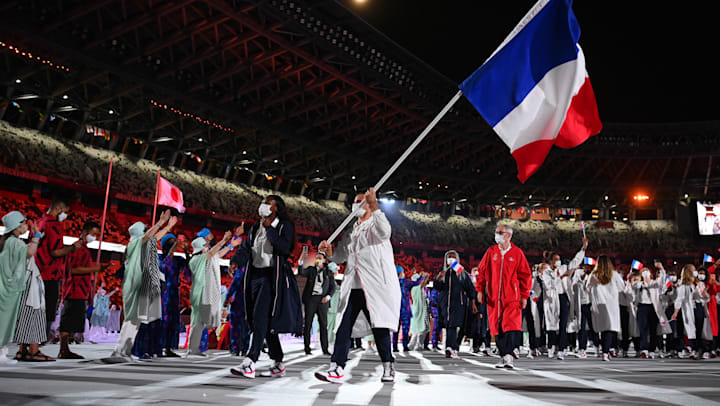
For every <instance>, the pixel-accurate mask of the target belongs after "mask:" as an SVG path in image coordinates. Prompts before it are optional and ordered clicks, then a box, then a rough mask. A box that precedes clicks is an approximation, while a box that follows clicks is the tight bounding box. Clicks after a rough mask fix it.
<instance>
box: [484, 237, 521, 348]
mask: <svg viewBox="0 0 720 406" xmlns="http://www.w3.org/2000/svg"><path fill="white" fill-rule="evenodd" d="M531 286H532V273H531V272H530V265H528V262H527V259H526V258H525V254H524V253H523V252H522V250H521V249H520V248H518V247H517V246H515V245H514V244H512V243H511V244H510V250H509V251H508V252H506V253H505V255H504V256H503V255H502V253H501V252H500V246H499V245H497V244H495V245H493V246H492V247H490V248H488V250H487V251H486V252H485V256H483V259H482V260H481V261H480V264H479V265H478V276H477V286H476V289H477V291H478V292H485V291H486V290H487V292H486V294H485V303H487V312H488V321H489V325H490V334H492V335H498V332H499V328H498V327H499V324H498V323H499V322H502V331H503V332H508V331H520V330H522V304H523V303H526V302H527V299H528V297H530V288H531Z"/></svg>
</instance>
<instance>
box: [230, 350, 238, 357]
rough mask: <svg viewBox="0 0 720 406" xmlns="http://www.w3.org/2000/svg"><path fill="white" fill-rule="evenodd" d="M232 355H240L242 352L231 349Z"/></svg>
mask: <svg viewBox="0 0 720 406" xmlns="http://www.w3.org/2000/svg"><path fill="white" fill-rule="evenodd" d="M230 355H232V356H234V357H239V356H240V352H239V351H230Z"/></svg>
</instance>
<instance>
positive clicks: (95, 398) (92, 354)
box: [0, 344, 720, 406]
mask: <svg viewBox="0 0 720 406" xmlns="http://www.w3.org/2000/svg"><path fill="white" fill-rule="evenodd" d="M287 347H288V348H287V349H286V350H287V354H286V365H287V372H288V373H287V376H286V377H285V378H280V379H267V378H265V379H263V378H259V377H258V378H257V379H255V380H248V379H244V378H240V377H236V376H233V375H231V374H230V372H229V368H230V367H231V366H234V365H236V364H238V363H239V362H240V359H239V358H237V357H232V356H230V355H229V354H228V353H227V352H226V351H210V352H209V354H210V355H209V356H208V357H207V358H192V359H185V358H179V359H178V358H175V359H165V358H161V359H154V360H152V361H136V362H133V363H129V364H103V363H101V362H100V361H97V359H99V358H101V357H104V356H106V355H107V354H108V353H109V352H110V350H111V348H112V345H111V344H95V345H92V344H84V345H76V346H73V350H74V351H76V352H78V353H80V354H82V355H84V356H85V357H87V358H88V359H87V360H84V361H64V360H61V361H57V362H54V363H19V364H17V365H14V366H6V367H0V382H2V389H0V404H3V405H43V404H54V405H58V404H60V405H76V404H80V405H87V404H95V405H97V404H122V405H133V404H173V405H174V404H213V405H218V404H234V405H240V404H242V405H293V406H310V405H314V406H319V405H331V404H333V405H413V406H420V405H430V404H433V405H441V406H445V405H447V406H449V405H480V404H493V405H544V404H564V405H569V404H603V405H625V404H633V405H636V404H652V405H666V404H668V405H720V390H719V389H718V385H719V382H720V360H704V361H691V360H678V359H656V360H644V359H636V358H629V359H614V360H613V361H612V362H609V363H606V362H602V360H601V359H599V358H595V357H594V356H590V357H589V358H588V359H584V360H581V359H577V358H575V357H573V356H568V357H567V359H566V360H565V361H557V360H548V359H547V358H546V357H541V358H536V359H534V360H527V359H525V358H524V356H523V358H521V359H520V360H518V361H516V363H515V364H516V367H517V368H516V369H515V370H505V369H496V368H495V367H494V365H495V363H496V362H497V361H498V358H497V357H494V356H489V357H488V356H478V355H475V354H472V353H470V352H468V351H467V350H468V349H469V348H467V347H463V351H461V358H460V359H457V360H452V359H446V358H445V356H444V354H443V353H440V352H410V353H399V354H398V353H395V354H396V359H397V369H398V374H397V376H396V382H395V383H394V384H382V383H381V382H380V375H381V373H382V368H381V367H380V363H379V359H378V357H377V354H376V353H375V352H373V351H367V350H356V351H353V352H351V353H350V359H349V362H348V366H347V368H346V374H347V375H348V379H347V382H346V383H345V384H343V385H333V384H329V383H324V382H320V381H318V380H316V379H315V378H314V377H313V374H314V372H315V371H318V370H320V369H322V368H323V367H325V366H327V364H328V362H329V360H328V358H327V357H325V356H322V355H320V351H319V350H316V351H315V354H317V355H310V356H306V355H305V353H304V352H303V351H302V346H301V345H297V344H293V345H288V346H287ZM11 350H12V351H13V353H14V351H15V350H16V349H15V348H11ZM43 350H44V351H45V352H46V353H47V354H49V355H55V354H56V353H57V345H48V346H46V347H43ZM269 364H270V361H269V360H268V359H267V356H266V355H265V354H263V356H262V358H261V360H260V361H259V362H258V366H259V368H258V369H260V368H262V367H267V366H268V365H269Z"/></svg>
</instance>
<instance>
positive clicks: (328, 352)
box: [323, 351, 332, 355]
mask: <svg viewBox="0 0 720 406" xmlns="http://www.w3.org/2000/svg"><path fill="white" fill-rule="evenodd" d="M323 355H332V353H331V352H330V351H323Z"/></svg>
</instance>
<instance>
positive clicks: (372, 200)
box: [365, 188, 377, 207]
mask: <svg viewBox="0 0 720 406" xmlns="http://www.w3.org/2000/svg"><path fill="white" fill-rule="evenodd" d="M365 203H367V204H368V205H370V206H371V207H372V206H376V205H377V194H376V193H375V188H370V189H368V191H367V192H365Z"/></svg>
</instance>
